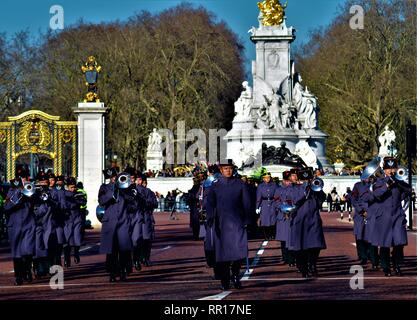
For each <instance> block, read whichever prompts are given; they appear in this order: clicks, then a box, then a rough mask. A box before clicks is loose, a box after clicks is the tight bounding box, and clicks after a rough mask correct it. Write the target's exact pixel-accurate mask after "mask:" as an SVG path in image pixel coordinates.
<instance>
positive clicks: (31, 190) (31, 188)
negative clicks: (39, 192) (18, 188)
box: [22, 182, 36, 198]
mask: <svg viewBox="0 0 417 320" xmlns="http://www.w3.org/2000/svg"><path fill="white" fill-rule="evenodd" d="M35 191H36V187H35V183H33V182H25V183H24V185H23V190H22V194H23V195H25V196H26V197H29V198H30V197H31V196H33V195H34V194H35Z"/></svg>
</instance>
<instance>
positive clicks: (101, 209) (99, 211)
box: [96, 206, 105, 222]
mask: <svg viewBox="0 0 417 320" xmlns="http://www.w3.org/2000/svg"><path fill="white" fill-rule="evenodd" d="M104 213H105V209H104V207H101V206H97V208H96V217H97V219H98V221H100V222H101V220H103V217H104Z"/></svg>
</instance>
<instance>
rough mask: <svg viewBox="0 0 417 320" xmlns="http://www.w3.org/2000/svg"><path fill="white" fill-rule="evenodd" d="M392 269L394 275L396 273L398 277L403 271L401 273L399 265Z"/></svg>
mask: <svg viewBox="0 0 417 320" xmlns="http://www.w3.org/2000/svg"><path fill="white" fill-rule="evenodd" d="M394 271H395V275H397V276H399V277H402V276H403V273H402V271H401V269H400V267H395V268H394Z"/></svg>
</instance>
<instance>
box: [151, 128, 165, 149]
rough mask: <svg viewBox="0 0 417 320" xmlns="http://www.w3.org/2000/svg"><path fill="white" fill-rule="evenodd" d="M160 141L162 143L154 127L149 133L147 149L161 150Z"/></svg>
mask: <svg viewBox="0 0 417 320" xmlns="http://www.w3.org/2000/svg"><path fill="white" fill-rule="evenodd" d="M161 143H162V137H161V135H160V134H159V133H158V132H157V131H156V128H154V129H153V131H152V132H151V133H150V134H149V138H148V151H161V152H162V149H161Z"/></svg>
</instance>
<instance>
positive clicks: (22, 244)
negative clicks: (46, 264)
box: [4, 172, 36, 285]
mask: <svg viewBox="0 0 417 320" xmlns="http://www.w3.org/2000/svg"><path fill="white" fill-rule="evenodd" d="M19 175H20V176H17V177H16V179H15V181H16V184H15V185H14V187H13V188H11V189H10V190H9V192H8V194H7V197H6V203H5V206H4V212H5V214H6V219H7V229H8V235H9V242H10V248H11V254H12V258H13V267H14V275H15V285H22V284H23V281H24V280H26V281H28V282H30V281H32V259H33V256H34V255H35V230H36V224H35V216H34V202H33V198H32V197H33V193H32V194H29V193H26V192H25V191H24V186H25V185H26V184H28V183H29V182H28V181H27V180H28V178H27V177H28V175H29V174H28V173H25V172H21V173H19Z"/></svg>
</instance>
